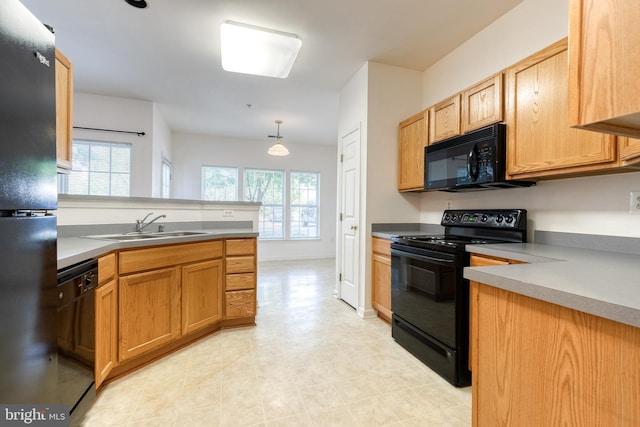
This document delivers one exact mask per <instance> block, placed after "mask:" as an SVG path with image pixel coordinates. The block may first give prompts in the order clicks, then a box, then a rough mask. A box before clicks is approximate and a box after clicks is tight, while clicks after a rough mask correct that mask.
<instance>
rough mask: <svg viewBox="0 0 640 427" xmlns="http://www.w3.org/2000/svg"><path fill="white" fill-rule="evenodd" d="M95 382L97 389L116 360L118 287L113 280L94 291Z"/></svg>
mask: <svg viewBox="0 0 640 427" xmlns="http://www.w3.org/2000/svg"><path fill="white" fill-rule="evenodd" d="M95 316H96V342H95V346H96V359H95V382H96V388H99V387H100V385H101V384H102V382H103V381H104V380H105V379H106V378H107V377H108V376H109V373H110V372H111V370H112V369H113V368H114V367H115V366H116V363H117V358H118V286H117V282H116V280H115V279H112V280H110V281H109V282H107V283H106V284H104V285H101V286H100V287H98V289H96V311H95Z"/></svg>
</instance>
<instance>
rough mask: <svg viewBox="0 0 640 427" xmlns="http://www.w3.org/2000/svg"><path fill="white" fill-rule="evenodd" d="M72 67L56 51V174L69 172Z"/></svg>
mask: <svg viewBox="0 0 640 427" xmlns="http://www.w3.org/2000/svg"><path fill="white" fill-rule="evenodd" d="M72 112H73V65H72V64H71V61H69V59H68V58H67V57H66V56H64V54H63V53H62V52H60V51H59V50H58V49H56V159H57V165H58V172H62V173H69V171H71V146H72V143H73V116H72Z"/></svg>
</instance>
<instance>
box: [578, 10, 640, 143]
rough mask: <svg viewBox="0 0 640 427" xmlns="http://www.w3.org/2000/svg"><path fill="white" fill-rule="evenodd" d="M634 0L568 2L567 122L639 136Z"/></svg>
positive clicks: (639, 55)
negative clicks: (568, 120)
mask: <svg viewBox="0 0 640 427" xmlns="http://www.w3.org/2000/svg"><path fill="white" fill-rule="evenodd" d="M638 22H640V7H639V5H638V1H637V0H617V1H602V0H570V1H569V41H570V46H571V48H570V49H569V52H570V57H569V84H570V86H569V88H570V92H569V114H570V125H571V126H580V127H583V128H586V129H591V130H597V131H600V132H608V133H613V134H618V135H622V136H630V137H636V138H638V137H640V85H639V84H638V81H640V50H639V49H638V41H639V40H640V26H638Z"/></svg>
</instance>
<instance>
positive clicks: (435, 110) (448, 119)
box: [429, 93, 462, 144]
mask: <svg viewBox="0 0 640 427" xmlns="http://www.w3.org/2000/svg"><path fill="white" fill-rule="evenodd" d="M461 97H462V95H461V94H460V93H457V94H455V95H453V96H452V97H450V98H447V99H445V100H443V101H440V102H438V103H437V104H435V105H434V106H433V107H431V108H430V109H429V116H430V118H431V121H430V122H429V144H433V143H435V142H439V141H442V140H444V139H447V138H451V137H452V136H457V135H460V133H461V127H460V113H461V111H460V99H461Z"/></svg>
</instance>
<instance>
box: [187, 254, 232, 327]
mask: <svg viewBox="0 0 640 427" xmlns="http://www.w3.org/2000/svg"><path fill="white" fill-rule="evenodd" d="M222 270H223V268H222V260H212V261H204V262H198V263H195V264H190V265H186V266H184V267H182V334H183V335H185V334H188V333H190V332H193V331H196V330H198V329H201V328H204V327H206V326H210V325H212V324H214V323H216V322H218V321H220V320H222V286H223V281H222V279H223V271H222Z"/></svg>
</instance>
